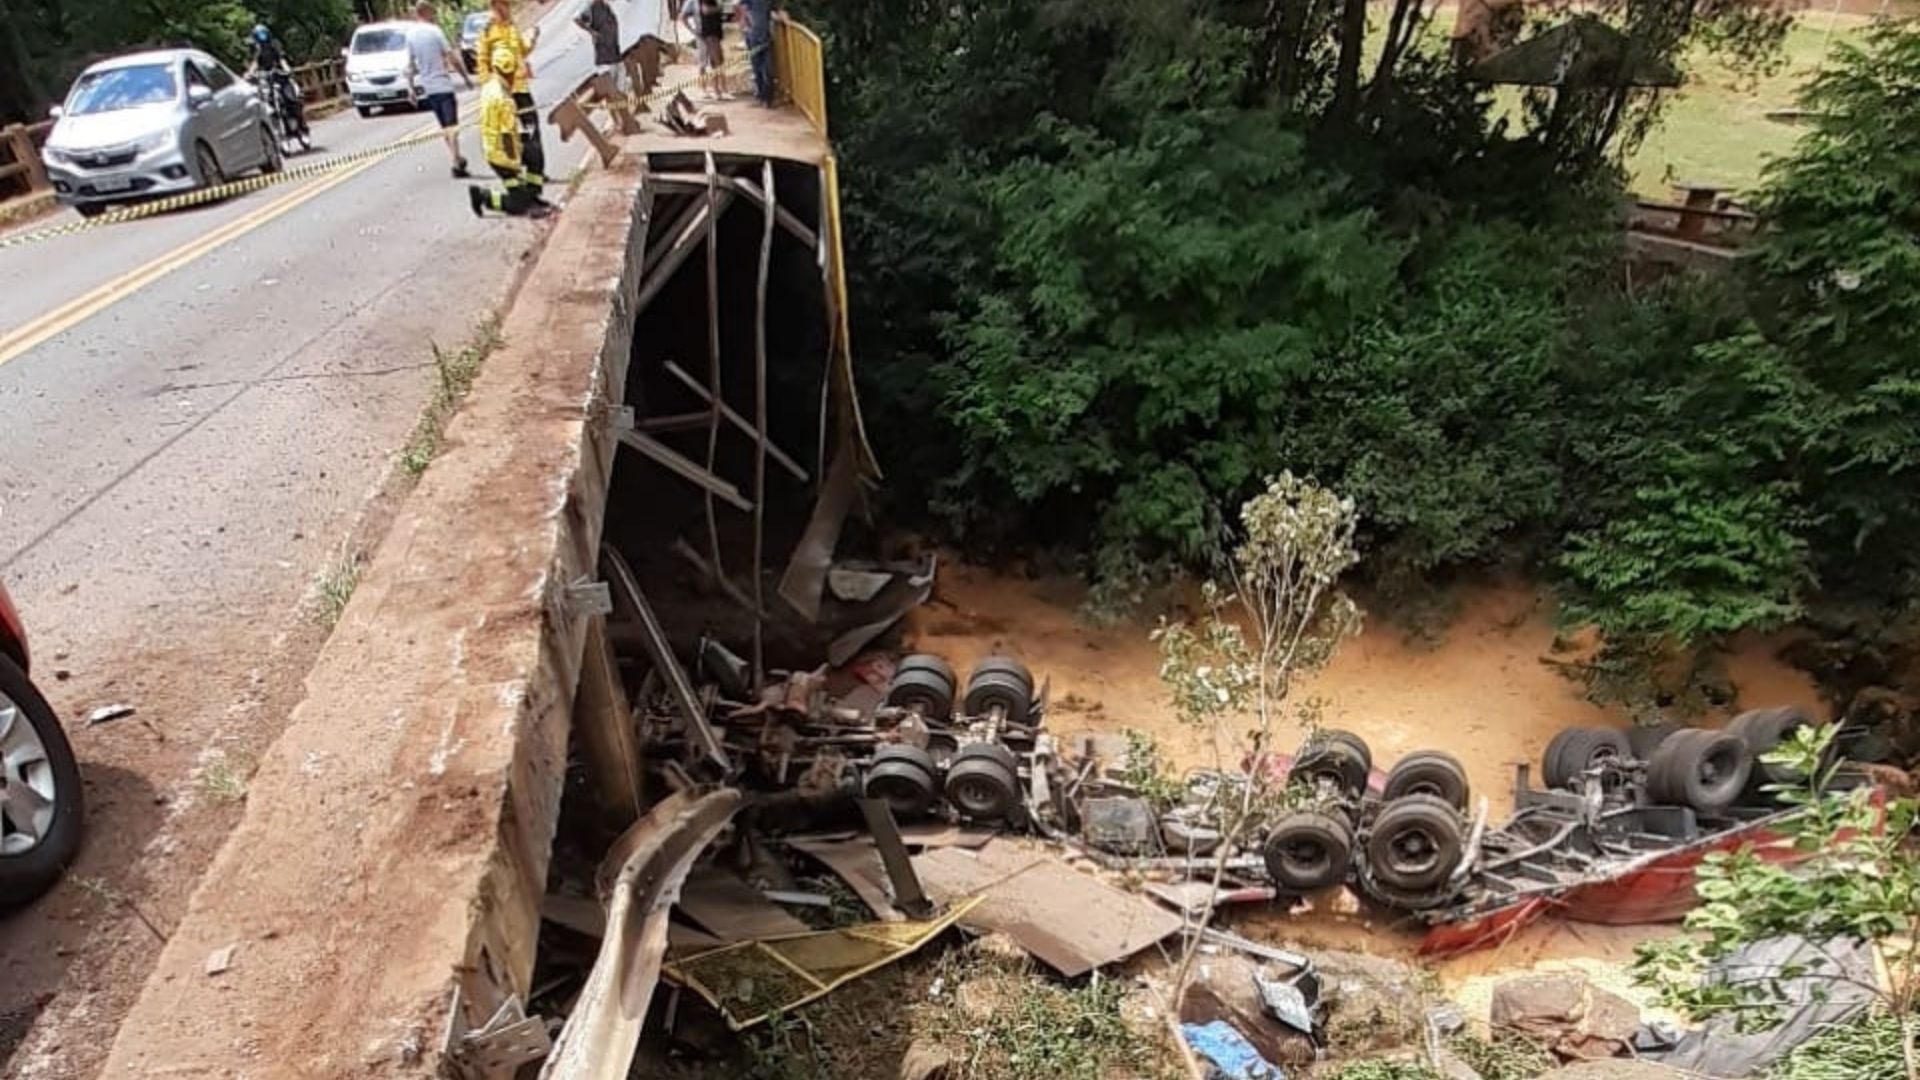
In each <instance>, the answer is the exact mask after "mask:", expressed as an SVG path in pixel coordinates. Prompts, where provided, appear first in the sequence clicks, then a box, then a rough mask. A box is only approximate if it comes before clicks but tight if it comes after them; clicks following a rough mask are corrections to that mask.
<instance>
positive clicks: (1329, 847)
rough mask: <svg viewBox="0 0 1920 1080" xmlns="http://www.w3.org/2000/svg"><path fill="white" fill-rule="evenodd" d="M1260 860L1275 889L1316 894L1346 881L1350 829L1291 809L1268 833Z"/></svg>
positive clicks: (1312, 813)
mask: <svg viewBox="0 0 1920 1080" xmlns="http://www.w3.org/2000/svg"><path fill="white" fill-rule="evenodd" d="M1261 857H1262V858H1263V859H1265V861H1266V864H1267V877H1268V878H1269V879H1270V880H1272V882H1273V884H1274V886H1275V887H1276V888H1278V889H1280V890H1282V891H1284V892H1290V893H1302V894H1304V893H1311V892H1318V891H1320V890H1321V889H1325V888H1328V887H1329V886H1333V885H1338V884H1340V882H1342V881H1344V880H1346V877H1347V868H1348V867H1349V866H1351V865H1352V864H1353V830H1352V829H1351V828H1349V827H1348V825H1347V823H1346V822H1345V821H1343V820H1341V819H1340V818H1339V817H1337V816H1335V815H1333V814H1323V813H1320V812H1318V811H1314V810H1295V811H1292V812H1290V813H1288V814H1287V815H1285V816H1284V817H1282V818H1281V819H1280V820H1279V821H1278V822H1276V823H1275V824H1274V826H1273V828H1272V829H1271V830H1269V831H1268V833H1267V840H1266V843H1265V844H1263V845H1262V846H1261Z"/></svg>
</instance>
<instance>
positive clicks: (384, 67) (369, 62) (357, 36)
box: [345, 22, 420, 116]
mask: <svg viewBox="0 0 1920 1080" xmlns="http://www.w3.org/2000/svg"><path fill="white" fill-rule="evenodd" d="M415 25H417V24H415V23H408V22H380V23H368V24H367V25H365V26H362V27H361V28H359V29H358V30H355V31H354V32H353V41H352V42H351V43H349V44H348V45H347V51H346V54H345V55H346V61H347V93H348V94H350V95H352V97H353V107H354V108H356V109H359V110H360V115H361V116H372V115H373V110H375V109H378V108H382V107H384V106H387V105H405V106H407V107H408V108H413V107H414V106H416V105H418V104H419V102H420V84H419V79H418V77H417V76H415V75H412V74H411V73H410V70H409V61H410V59H411V58H412V55H413V54H412V53H411V52H410V51H409V50H408V48H407V34H408V32H409V31H410V30H411V29H412V28H413V27H414V26H415Z"/></svg>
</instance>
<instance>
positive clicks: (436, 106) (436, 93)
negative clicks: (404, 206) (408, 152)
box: [407, 0, 473, 180]
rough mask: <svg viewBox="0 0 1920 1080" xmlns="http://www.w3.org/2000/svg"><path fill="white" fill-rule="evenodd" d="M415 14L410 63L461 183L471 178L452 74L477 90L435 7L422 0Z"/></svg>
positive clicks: (423, 101) (410, 35)
mask: <svg viewBox="0 0 1920 1080" xmlns="http://www.w3.org/2000/svg"><path fill="white" fill-rule="evenodd" d="M413 13H414V15H415V17H417V18H418V19H419V20H420V23H419V25H417V26H415V27H414V28H413V29H412V30H411V31H409V32H408V34H407V51H408V53H409V59H408V64H409V66H411V67H412V69H413V74H414V75H415V76H416V77H418V78H419V80H420V95H421V96H420V104H421V105H423V106H425V107H426V108H428V109H431V110H433V116H434V119H436V120H438V121H439V122H440V135H441V137H443V138H444V139H446V141H447V153H448V154H450V155H452V156H453V176H454V179H456V180H458V179H461V178H463V177H465V176H466V175H467V159H466V158H464V157H461V156H460V104H459V102H457V101H455V100H454V97H453V74H452V73H453V72H455V71H458V72H459V73H460V77H461V78H462V79H465V80H466V81H467V89H469V90H471V89H473V78H472V76H470V75H468V74H467V68H466V65H464V64H462V63H461V62H460V54H459V53H456V52H454V51H453V45H452V44H451V43H450V42H448V41H447V35H446V31H444V30H441V29H440V23H439V21H438V20H436V19H435V18H434V17H433V5H432V4H431V3H428V2H427V0H420V3H419V4H417V5H415V6H414V9H413Z"/></svg>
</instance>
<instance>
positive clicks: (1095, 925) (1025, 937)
mask: <svg viewBox="0 0 1920 1080" xmlns="http://www.w3.org/2000/svg"><path fill="white" fill-rule="evenodd" d="M913 866H914V869H915V870H916V871H918V873H919V874H920V877H921V879H922V880H923V881H925V882H926V884H927V889H928V891H929V892H930V893H931V894H932V895H933V896H934V898H935V899H936V900H943V901H946V902H953V901H955V900H959V899H961V898H965V897H972V896H978V897H982V898H983V899H984V902H983V903H982V904H981V905H980V906H979V907H978V908H976V909H974V911H973V912H972V914H970V915H969V916H968V917H967V919H966V920H965V924H966V925H967V926H970V927H974V928H977V929H982V930H999V931H1003V932H1005V933H1006V934H1008V935H1009V936H1011V937H1012V938H1013V939H1014V940H1015V941H1018V942H1019V943H1020V944H1021V946H1022V947H1024V948H1025V949H1026V950H1027V951H1028V952H1031V953H1032V954H1033V955H1034V956H1036V957H1038V958H1039V959H1040V960H1041V961H1042V962H1044V963H1045V964H1046V965H1047V966H1049V967H1051V968H1053V969H1054V970H1055V971H1058V972H1059V973H1060V974H1062V975H1065V976H1067V977H1069V978H1072V977H1075V976H1080V975H1085V974H1086V973H1087V972H1089V971H1092V970H1093V969H1094V968H1097V967H1101V966H1104V965H1106V964H1111V963H1115V962H1117V961H1120V960H1124V959H1126V958H1127V957H1129V956H1132V955H1133V954H1134V953H1137V952H1139V951H1140V950H1142V949H1145V948H1147V947H1148V946H1150V945H1152V944H1154V943H1155V942H1158V941H1162V940H1165V939H1166V938H1169V937H1172V936H1173V935H1174V934H1177V933H1179V932H1180V928H1181V921H1180V917H1179V916H1177V915H1174V914H1173V913H1172V912H1169V911H1165V910H1163V909H1161V908H1159V907H1157V906H1155V905H1154V904H1152V903H1150V902H1148V901H1147V900H1145V899H1143V898H1141V897H1139V896H1135V895H1132V894H1130V893H1125V892H1122V891H1120V890H1119V889H1116V888H1113V887H1112V886H1110V885H1106V884H1103V883H1102V882H1099V881H1096V880H1095V879H1093V878H1091V877H1089V876H1087V875H1086V874H1083V873H1081V872H1079V871H1078V870H1075V869H1073V868H1072V867H1070V866H1068V865H1066V864H1065V863H1063V862H1061V861H1060V860H1058V859H1056V858H1054V857H1052V856H1051V855H1048V854H1046V853H1044V852H1037V851H1032V850H1028V849H1023V848H1021V847H1019V846H1018V845H1016V844H1013V843H1010V842H1008V841H1005V840H996V841H994V842H992V843H990V844H988V845H986V846H985V847H983V848H981V849H980V850H979V851H977V852H968V851H965V850H962V849H958V848H943V849H941V850H938V851H930V852H926V853H925V854H922V855H919V856H916V857H915V858H914V860H913Z"/></svg>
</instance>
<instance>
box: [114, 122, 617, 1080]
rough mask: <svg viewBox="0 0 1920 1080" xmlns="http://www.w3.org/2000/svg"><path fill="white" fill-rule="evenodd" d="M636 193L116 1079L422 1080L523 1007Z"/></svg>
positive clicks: (565, 273) (369, 635) (599, 490)
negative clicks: (495, 1017) (466, 1042)
mask: <svg viewBox="0 0 1920 1080" xmlns="http://www.w3.org/2000/svg"><path fill="white" fill-rule="evenodd" d="M642 193H643V183H642V166H641V164H640V163H639V162H638V161H636V160H634V159H632V158H626V159H622V160H621V161H619V162H617V163H616V164H615V166H614V167H613V168H612V169H610V170H607V171H604V172H596V173H594V174H593V175H592V176H591V177H590V178H589V179H588V180H587V181H586V182H585V183H584V184H583V185H582V186H581V188H580V190H579V192H578V193H577V195H576V196H575V198H574V199H573V200H572V202H571V204H570V206H569V207H568V209H567V211H566V213H565V214H563V215H562V216H561V218H560V220H559V223H558V225H557V226H556V228H555V230H554V232H553V234H552V236H551V237H550V239H549V241H548V243H547V245H546V248H545V250H544V252H543V253H542V255H541V256H540V257H539V260H538V263H537V264H536V265H535V266H534V268H533V269H532V271H531V272H530V273H529V275H528V277H527V280H526V282H525V284H524V286H523V287H522V289H521V290H520V293H519V296H518V297H517V299H516V301H515V303H514V304H513V306H512V307H511V309H510V310H509V312H508V313H507V315H506V317H505V319H504V320H503V324H502V336H503V339H504V345H503V346H502V348H501V349H500V350H499V352H498V353H496V354H495V355H494V356H493V357H492V358H491V359H490V360H489V362H488V364H487V366H486V368H485V369H484V370H483V372H482V373H481V375H480V377H479V379H478V380H477V382H476V383H475V385H474V387H473V390H472V393H471V396H470V397H469V398H468V400H467V402H466V404H465V406H464V407H463V409H462V410H461V412H460V414H459V415H458V416H457V417H456V418H455V419H454V421H453V423H452V424H451V425H449V427H448V429H447V433H446V450H445V452H444V453H443V454H442V456H441V457H440V458H439V459H438V460H437V461H436V462H435V463H434V464H433V465H432V467H430V468H429V469H428V471H427V473H426V474H425V476H423V477H422V479H421V482H420V485H419V486H418V487H417V488H416V489H415V491H414V492H413V494H412V495H411V497H410V498H409V499H408V500H407V503H406V505H405V506H404V507H403V508H402V509H401V511H400V513H399V515H398V517H397V519H396V521H395V522H394V526H393V528H392V529H391V531H390V532H389V533H388V535H387V537H386V538H385V539H384V540H383V541H382V543H381V544H380V546H379V548H378V549H377V551H376V552H375V554H374V557H373V559H372V561H371V562H370V564H369V566H368V569H367V571H366V573H365V574H364V575H363V577H362V579H361V582H360V585H359V587H358V589H357V590H356V593H355V595H354V597H353V599H352V601H351V602H350V603H349V605H348V607H347V609H346V611H345V612H344V614H343V616H342V618H341V621H340V624H339V626H338V628H337V629H336V631H335V633H334V635H333V636H332V638H330V639H329V641H328V642H327V644H326V646H325V647H324V648H323V649H322V651H321V654H320V656H319V658H318V660H317V661H316V663H315V666H314V669H313V671H312V672H311V673H310V675H309V677H308V686H307V697H306V699H305V700H304V701H303V702H302V703H301V704H300V705H299V706H298V707H297V708H296V709H295V710H294V712H293V714H292V717H291V718H290V721H289V724H288V728H287V730H286V732H284V733H283V735H282V736H281V738H280V739H279V740H278V741H277V742H276V743H275V745H274V747H273V748H272V749H271V751H270V752H269V753H268V755H267V756H266V757H265V759H263V761H262V764H261V768H260V770H259V771H258V773H256V775H255V776H254V778H253V779H252V781H251V783H250V790H249V795H248V806H247V810H246V812H245V814H244V816H243V818H242V820H241V822H240V823H239V825H238V826H237V827H236V828H235V830H234V832H233V834H232V835H231V836H230V837H229V838H228V841H227V843H226V844H225V845H224V846H223V847H222V849H221V851H220V852H219V854H218V855H217V856H216V858H215V860H214V862H213V864H212V866H211V867H210V868H209V869H208V871H207V873H206V875H205V877H204V878H203V879H202V880H201V883H200V885H199V886H198V888H197V889H196V891H195V893H194V895H193V897H192V899H191V901H190V903H189V905H188V910H187V912H186V914H185V915H184V916H183V917H182V918H181V919H180V921H179V924H178V926H177V927H176V928H175V929H174V931H173V932H172V933H171V935H170V936H169V940H168V944H167V946H166V948H165V949H164V950H163V952H162V954H161V957H160V960H159V962H158V964H157V965H156V968H155V970H154V972H153V974H152V975H151V977H150V978H149V979H148V982H147V984H146V986H145V987H144V989H143V991H142V993H141V996H140V999H139V1001H138V1002H137V1003H136V1005H135V1007H134V1009H133V1011H132V1012H131V1013H130V1014H129V1016H128V1017H127V1019H126V1021H125V1023H124V1024H123V1025H122V1027H121V1029H120V1032H119V1034H118V1036H117V1037H116V1039H115V1042H114V1046H113V1049H112V1052H111V1055H110V1057H109V1059H108V1062H107V1064H106V1066H105V1067H104V1069H103V1075H106V1076H113V1077H129V1076H188V1075H190V1076H208V1077H214V1076H231V1077H249V1078H253V1077H263V1078H264V1077H362V1076H366V1077H372V1076H382V1077H385V1076H396V1077H397V1076H429V1075H434V1074H435V1073H436V1072H438V1071H439V1069H440V1066H441V1061H440V1051H441V1047H442V1045H443V1041H444V1039H445V1038H446V1037H447V1034H448V1033H449V1032H450V1033H452V1034H453V1035H455V1036H456V1037H457V1035H458V1034H459V1033H461V1032H463V1031H465V1030H468V1029H470V1028H477V1027H479V1026H480V1025H482V1024H483V1023H485V1021H486V1020H487V1019H488V1017H489V1016H491V1015H492V1013H493V1011H494V1009H495V1008H496V1007H497V1006H498V1005H499V1004H500V1003H501V1002H503V1001H505V1000H506V999H507V998H509V997H512V996H519V997H521V998H523V999H524V997H525V996H526V993H527V991H528V989H529V983H530V980H531V976H532V970H533V961H534V956H533V949H534V945H535V942H536V936H537V929H538V922H539V914H538V912H539V902H540V897H541V895H542V893H543V892H544V889H545V881H546V873H547V862H548V858H549V855H550V848H551V843H552V838H553V832H554V827H555V822H556V819H557V816H558V811H559V802H560V796H561V788H562V783H563V780H564V773H565V761H566V748H567V733H568V728H569V721H570V717H571V709H572V700H573V695H574V692H575V689H576V685H577V680H578V675H579V665H580V658H581V652H582V646H583V643H584V634H585V629H586V625H587V621H586V617H585V614H584V613H581V612H576V611H574V610H571V609H570V608H569V606H568V604H567V600H566V587H567V585H568V584H570V583H571V582H573V581H575V580H578V579H580V578H590V577H594V576H596V564H597V561H598V560H597V554H598V549H599V543H600V533H601V526H602V521H603V518H604V510H605V503H606V495H607V487H608V482H609V478H610V475H611V469H612V463H613V456H614V452H615V449H616V447H617V433H616V431H615V415H616V411H617V409H618V406H619V396H620V393H621V388H622V387H623V386H624V385H625V377H626V369H627V364H628V361H629V358H630V355H631V348H632V333H633V310H634V305H635V302H636V299H637V292H638V286H639V274H638V268H639V267H640V265H641V258H640V255H641V252H642V248H643V246H644V244H645V232H646V230H645V224H644V221H643V220H641V219H642V216H643V214H644V207H643V205H642V201H641V200H642ZM230 945H232V946H237V948H236V949H235V951H234V953H233V959H232V961H231V963H230V965H229V966H227V967H226V969H225V970H223V971H221V972H220V973H218V974H209V973H208V969H207V966H206V957H207V956H208V955H209V954H210V953H212V952H215V951H217V950H223V949H225V948H226V947H227V946H230ZM456 990H457V991H458V993H457V995H456ZM456 996H457V998H458V1000H459V1002H460V1003H461V1009H460V1013H461V1014H460V1015H455V1016H449V1014H448V1008H449V1005H450V1003H451V1002H453V1001H454V1000H455V999H456Z"/></svg>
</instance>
